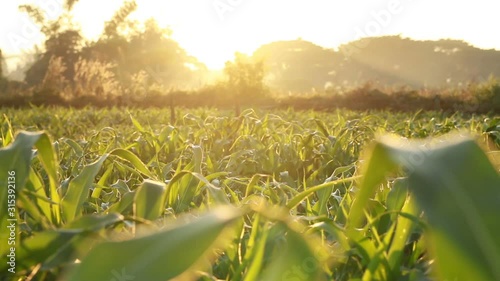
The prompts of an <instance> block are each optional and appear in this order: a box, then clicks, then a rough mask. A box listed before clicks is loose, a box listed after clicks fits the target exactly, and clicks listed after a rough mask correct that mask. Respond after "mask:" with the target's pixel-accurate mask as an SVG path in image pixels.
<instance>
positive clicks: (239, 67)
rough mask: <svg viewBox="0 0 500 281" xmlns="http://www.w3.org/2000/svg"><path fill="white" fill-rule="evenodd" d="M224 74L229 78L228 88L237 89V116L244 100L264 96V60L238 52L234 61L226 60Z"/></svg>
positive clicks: (246, 101)
mask: <svg viewBox="0 0 500 281" xmlns="http://www.w3.org/2000/svg"><path fill="white" fill-rule="evenodd" d="M224 74H225V75H226V76H227V79H228V80H227V86H228V88H229V89H230V90H233V91H235V94H234V95H233V98H234V105H235V113H236V115H237V116H239V115H240V106H241V104H242V102H243V103H249V102H251V101H257V100H259V99H261V98H262V97H263V95H264V92H265V86H264V64H263V62H262V61H257V62H254V61H253V60H252V59H251V58H249V57H248V56H246V55H244V54H241V53H236V54H235V59H234V62H231V61H228V62H226V65H225V67H224Z"/></svg>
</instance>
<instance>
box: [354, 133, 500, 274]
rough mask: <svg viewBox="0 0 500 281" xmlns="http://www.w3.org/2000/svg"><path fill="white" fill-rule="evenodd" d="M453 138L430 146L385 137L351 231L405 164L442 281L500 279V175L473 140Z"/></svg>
mask: <svg viewBox="0 0 500 281" xmlns="http://www.w3.org/2000/svg"><path fill="white" fill-rule="evenodd" d="M452 137H453V139H452ZM452 137H448V138H447V139H446V140H441V141H440V140H436V142H437V144H435V145H429V146H427V145H424V144H423V143H407V142H402V141H400V140H395V139H393V138H390V137H385V138H381V139H379V140H378V141H377V142H376V143H375V145H374V147H373V148H372V150H371V156H370V158H369V160H368V161H367V163H365V170H364V177H363V180H362V181H361V190H360V192H359V193H358V195H357V196H358V197H357V199H356V201H355V202H354V206H353V209H352V210H351V213H350V228H351V231H355V230H354V229H355V227H357V226H359V224H360V222H361V218H362V214H363V213H362V210H363V209H364V206H365V205H366V203H367V202H368V199H369V198H370V197H371V196H372V195H373V193H374V192H375V190H376V188H377V186H378V184H379V183H381V182H382V180H383V178H384V177H385V175H386V174H387V173H388V172H390V171H393V170H394V169H395V168H396V167H398V166H399V167H402V168H403V169H405V170H406V171H407V172H408V184H409V188H410V191H411V193H412V196H414V197H415V199H416V201H417V204H418V206H419V207H420V208H421V209H422V210H423V212H424V214H425V217H426V218H427V221H428V224H429V228H428V233H429V236H430V237H429V238H430V239H429V240H428V243H429V246H430V247H429V248H430V250H431V253H432V254H433V256H434V257H435V259H436V271H437V274H438V277H439V278H440V280H500V267H498V262H499V261H500V224H499V223H498V215H499V214H500V204H499V203H500V177H499V175H498V173H497V172H496V170H495V168H494V167H493V166H492V164H491V163H490V161H489V160H488V157H487V156H486V154H485V153H484V152H483V151H482V150H481V148H480V147H479V145H478V144H477V143H476V142H475V141H474V140H473V139H471V138H468V137H463V136H452Z"/></svg>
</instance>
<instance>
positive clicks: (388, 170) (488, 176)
mask: <svg viewBox="0 0 500 281" xmlns="http://www.w3.org/2000/svg"><path fill="white" fill-rule="evenodd" d="M0 113H2V114H1V116H0V117H1V120H0V133H1V135H0V137H1V139H0V147H1V148H0V210H1V211H0V245H1V248H0V254H1V256H0V280H44V281H52V280H68V281H88V280H98V281H108V280H109V281H113V280H114V281H123V280H137V281H143V280H147V281H155V280H158V281H160V280H162V281H163V280H235V281H237V280H245V281H252V280H273V281H274V280H353V281H354V280H408V281H417V280H418V281H420V280H500V267H499V266H498V264H499V263H500V224H499V223H498V222H499V216H500V177H499V171H500V118H499V117H498V116H495V115H488V114H484V115H470V114H469V115H464V114H460V113H456V114H446V113H442V112H415V113H394V112H385V111H367V112H355V111H347V110H337V111H332V112H317V111H294V110H280V111H269V110H268V111H265V110H251V109H247V110H244V111H242V112H241V115H240V116H239V117H234V114H233V112H231V111H220V110H216V109H189V110H188V109H180V110H178V111H177V113H176V114H177V116H176V118H175V120H176V121H175V122H174V123H170V120H171V119H170V112H168V111H166V110H160V109H149V110H138V109H129V110H124V109H122V108H121V109H95V108H84V109H78V110H77V109H63V108H53V107H51V108H44V107H40V108H37V107H33V108H31V109H6V108H0Z"/></svg>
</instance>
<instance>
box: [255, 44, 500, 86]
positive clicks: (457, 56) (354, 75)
mask: <svg viewBox="0 0 500 281" xmlns="http://www.w3.org/2000/svg"><path fill="white" fill-rule="evenodd" d="M253 57H254V59H263V60H264V61H265V62H266V68H267V69H266V70H267V73H268V76H267V79H266V80H267V83H268V84H269V85H270V86H271V87H274V88H277V89H280V90H282V91H293V92H307V91H311V89H312V88H315V89H317V90H323V89H325V87H352V86H359V85H360V84H364V83H366V82H374V83H380V84H381V85H389V86H392V85H393V86H411V87H414V88H422V87H444V86H450V85H459V83H464V82H467V81H480V80H484V79H486V78H488V76H490V75H495V76H500V51H496V50H483V49H478V48H475V47H473V46H471V45H469V44H467V43H466V42H463V41H457V40H439V41H414V40H411V39H408V38H402V37H400V36H385V37H376V38H365V39H361V40H358V41H354V42H350V43H348V44H345V45H342V46H340V47H339V49H338V50H337V51H335V50H333V49H325V48H323V47H320V46H317V45H315V44H313V43H311V42H307V41H303V40H294V41H280V42H274V43H270V44H267V45H263V46H262V47H260V48H259V49H258V50H256V51H255V52H254V54H253Z"/></svg>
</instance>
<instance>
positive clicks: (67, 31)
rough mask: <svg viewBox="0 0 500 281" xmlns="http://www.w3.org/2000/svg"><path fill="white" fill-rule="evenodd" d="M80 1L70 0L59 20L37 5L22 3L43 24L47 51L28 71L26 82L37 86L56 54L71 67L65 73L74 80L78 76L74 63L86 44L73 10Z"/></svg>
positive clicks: (27, 11)
mask: <svg viewBox="0 0 500 281" xmlns="http://www.w3.org/2000/svg"><path fill="white" fill-rule="evenodd" d="M76 2H78V1H77V0H66V1H65V3H64V12H63V13H62V14H61V15H60V16H59V17H58V18H57V19H55V20H48V19H46V18H45V16H44V13H43V11H42V10H41V9H40V8H39V7H37V6H35V5H21V6H19V10H20V11H22V12H25V13H26V14H28V15H29V16H30V18H31V19H33V21H34V22H35V23H36V24H37V25H38V26H39V27H40V31H41V32H42V33H43V34H44V36H45V38H46V39H45V44H44V45H45V50H44V52H43V53H41V54H40V55H39V57H38V58H37V60H36V61H35V63H34V64H33V65H32V66H31V67H30V68H29V69H28V70H27V71H26V78H25V80H26V82H27V83H28V84H29V85H36V84H39V83H41V82H42V80H43V78H44V77H45V74H46V72H47V69H48V67H49V62H50V61H51V59H52V58H53V57H60V58H62V60H63V62H64V64H65V65H66V66H67V68H66V71H65V72H64V76H65V78H66V79H68V80H69V81H71V78H72V77H73V76H74V68H73V66H74V64H75V63H76V61H77V60H78V52H79V50H80V49H81V47H82V42H83V37H82V35H81V30H80V28H79V27H78V26H77V25H76V24H74V21H73V18H72V15H71V12H72V9H73V7H74V4H75V3H76Z"/></svg>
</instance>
